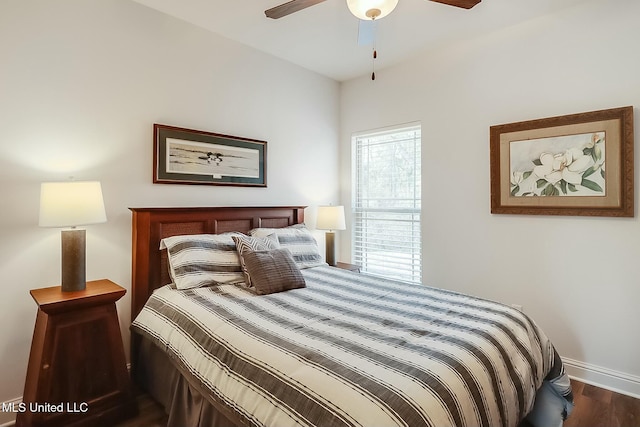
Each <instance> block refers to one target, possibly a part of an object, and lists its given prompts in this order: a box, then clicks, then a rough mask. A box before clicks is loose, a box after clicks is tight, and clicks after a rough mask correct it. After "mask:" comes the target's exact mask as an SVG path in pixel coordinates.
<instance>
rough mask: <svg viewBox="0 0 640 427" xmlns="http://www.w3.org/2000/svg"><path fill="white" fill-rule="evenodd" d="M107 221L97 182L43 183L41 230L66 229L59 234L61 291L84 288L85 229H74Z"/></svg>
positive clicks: (100, 188) (41, 187)
mask: <svg viewBox="0 0 640 427" xmlns="http://www.w3.org/2000/svg"><path fill="white" fill-rule="evenodd" d="M106 221H107V215H106V213H105V210H104V201H103V199H102V187H101V186H100V183H99V182H98V181H84V182H80V181H77V182H76V181H68V182H43V183H42V184H41V186H40V220H39V222H38V224H39V225H40V227H69V228H70V230H63V231H62V232H61V240H62V292H72V291H82V290H84V289H85V288H86V283H87V281H86V263H85V253H86V250H85V239H86V230H84V229H77V228H76V227H77V226H81V225H88V224H98V223H101V222H106Z"/></svg>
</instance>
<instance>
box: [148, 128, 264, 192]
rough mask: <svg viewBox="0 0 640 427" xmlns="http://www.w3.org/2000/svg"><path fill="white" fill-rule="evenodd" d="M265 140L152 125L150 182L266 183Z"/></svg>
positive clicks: (240, 184)
mask: <svg viewBox="0 0 640 427" xmlns="http://www.w3.org/2000/svg"><path fill="white" fill-rule="evenodd" d="M266 172H267V142H266V141H259V140H256V139H249V138H242V137H237V136H230V135H222V134H218V133H213V132H205V131H199V130H193V129H184V128H179V127H175V126H167V125H161V124H154V125H153V182H154V183H158V184H206V185H235V186H245V187H266V186H267V175H266Z"/></svg>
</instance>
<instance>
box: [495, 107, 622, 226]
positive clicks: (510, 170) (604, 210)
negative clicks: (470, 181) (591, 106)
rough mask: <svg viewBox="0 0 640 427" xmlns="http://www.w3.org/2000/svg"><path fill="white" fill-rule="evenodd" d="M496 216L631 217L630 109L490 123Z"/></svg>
mask: <svg viewBox="0 0 640 427" xmlns="http://www.w3.org/2000/svg"><path fill="white" fill-rule="evenodd" d="M490 158H491V213H494V214H525V215H587V216H619V217H633V216H634V202H633V182H634V172H633V107H621V108H613V109H608V110H600V111H591V112H587V113H579V114H572V115H568V116H559V117H550V118H545V119H538V120H530V121H525V122H518V123H508V124H503V125H496V126H491V128H490Z"/></svg>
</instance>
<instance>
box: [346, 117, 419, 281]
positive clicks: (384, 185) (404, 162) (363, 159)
mask: <svg viewBox="0 0 640 427" xmlns="http://www.w3.org/2000/svg"><path fill="white" fill-rule="evenodd" d="M352 143H353V161H354V165H353V166H354V167H353V171H354V180H353V183H354V188H353V204H352V206H353V212H352V214H353V227H352V232H353V246H352V251H353V254H352V255H353V260H354V262H355V263H356V264H358V265H360V267H361V269H362V271H363V272H366V273H369V274H375V275H380V276H386V277H390V278H395V279H399V280H403V281H407V282H415V283H420V282H421V274H422V267H421V264H422V256H421V247H422V243H421V238H420V209H421V201H420V184H421V180H420V147H421V143H420V125H412V126H404V127H397V128H394V129H386V130H384V131H378V132H368V133H362V134H358V135H355V136H354V138H353V141H352Z"/></svg>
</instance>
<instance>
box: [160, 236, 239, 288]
mask: <svg viewBox="0 0 640 427" xmlns="http://www.w3.org/2000/svg"><path fill="white" fill-rule="evenodd" d="M234 235H236V236H237V235H241V234H240V233H225V234H195V235H187V236H173V237H167V238H164V239H162V241H161V242H160V249H165V248H166V249H167V252H168V255H169V256H168V259H169V274H170V275H171V279H172V280H173V283H175V285H176V287H177V288H178V289H191V288H197V287H200V286H210V285H219V284H227V283H243V282H244V276H243V274H242V268H241V267H240V258H239V256H238V252H237V251H236V244H235V242H234V241H233V239H232V236H234Z"/></svg>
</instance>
